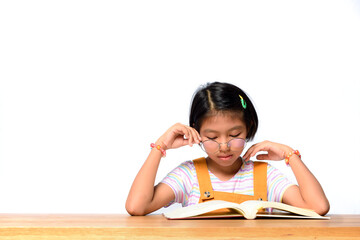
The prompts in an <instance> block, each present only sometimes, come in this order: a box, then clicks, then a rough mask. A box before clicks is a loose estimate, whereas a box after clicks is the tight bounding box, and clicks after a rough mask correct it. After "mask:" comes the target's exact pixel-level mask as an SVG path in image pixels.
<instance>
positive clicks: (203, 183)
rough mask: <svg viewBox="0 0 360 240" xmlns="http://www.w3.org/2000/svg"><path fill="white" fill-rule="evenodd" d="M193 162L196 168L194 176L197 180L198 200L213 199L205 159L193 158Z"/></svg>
mask: <svg viewBox="0 0 360 240" xmlns="http://www.w3.org/2000/svg"><path fill="white" fill-rule="evenodd" d="M193 162H194V166H195V170H196V176H197V178H198V182H199V190H200V201H201V202H203V201H206V200H211V199H214V190H213V188H212V184H211V180H210V174H209V170H208V167H207V163H206V159H205V158H198V159H195V160H193Z"/></svg>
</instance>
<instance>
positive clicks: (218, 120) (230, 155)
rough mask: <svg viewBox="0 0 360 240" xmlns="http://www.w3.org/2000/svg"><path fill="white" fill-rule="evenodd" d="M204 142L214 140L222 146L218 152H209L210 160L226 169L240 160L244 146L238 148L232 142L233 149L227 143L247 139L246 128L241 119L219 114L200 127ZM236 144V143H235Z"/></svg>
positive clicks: (206, 120) (207, 119)
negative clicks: (236, 139)
mask: <svg viewBox="0 0 360 240" xmlns="http://www.w3.org/2000/svg"><path fill="white" fill-rule="evenodd" d="M200 136H201V138H202V141H203V142H205V141H206V140H214V141H216V142H218V143H222V144H220V148H219V149H218V150H217V151H216V152H207V154H208V156H209V158H210V159H211V160H212V161H214V162H215V163H216V164H218V165H220V166H223V167H226V166H232V165H233V164H234V163H235V162H236V161H237V160H238V159H239V156H240V154H241V153H242V151H243V150H244V146H240V147H239V146H236V144H233V142H234V141H231V142H230V145H232V146H233V147H230V148H229V147H228V146H227V142H228V141H230V140H231V139H234V138H242V139H245V138H246V126H245V123H244V122H243V121H241V120H240V119H239V118H235V117H232V116H229V115H226V114H218V115H215V116H211V117H208V118H206V119H205V120H204V121H203V123H202V125H201V127H200ZM234 143H236V142H234Z"/></svg>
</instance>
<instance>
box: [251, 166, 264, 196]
mask: <svg viewBox="0 0 360 240" xmlns="http://www.w3.org/2000/svg"><path fill="white" fill-rule="evenodd" d="M254 198H255V200H259V199H261V200H263V201H267V163H266V162H254Z"/></svg>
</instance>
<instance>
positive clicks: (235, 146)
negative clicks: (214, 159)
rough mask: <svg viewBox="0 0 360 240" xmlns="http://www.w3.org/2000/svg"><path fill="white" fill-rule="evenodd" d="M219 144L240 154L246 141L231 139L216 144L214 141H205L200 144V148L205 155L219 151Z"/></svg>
mask: <svg viewBox="0 0 360 240" xmlns="http://www.w3.org/2000/svg"><path fill="white" fill-rule="evenodd" d="M221 144H226V146H227V147H228V148H229V149H230V151H233V152H240V151H242V150H243V149H244V147H245V144H246V141H245V140H244V139H242V138H233V139H231V140H230V141H228V142H225V143H218V142H217V141H215V140H210V139H209V140H206V141H203V142H201V143H200V147H201V149H202V150H204V151H205V152H207V153H216V152H218V151H220V148H221Z"/></svg>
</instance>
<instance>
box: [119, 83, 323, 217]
mask: <svg viewBox="0 0 360 240" xmlns="http://www.w3.org/2000/svg"><path fill="white" fill-rule="evenodd" d="M257 127H258V118H257V114H256V111H255V108H254V106H253V104H252V103H251V101H250V99H249V98H248V97H247V95H246V94H245V93H244V92H243V91H242V90H241V89H239V88H238V87H236V86H234V85H231V84H227V83H219V82H215V83H211V84H208V85H206V86H204V87H202V88H201V89H200V90H198V91H197V92H196V94H195V95H194V98H193V102H192V106H191V112H190V126H187V125H183V124H180V123H177V124H175V125H174V126H172V127H170V128H169V129H168V130H167V131H166V132H165V133H164V134H163V135H162V136H161V137H160V138H159V139H158V140H157V141H156V142H155V144H151V146H152V150H151V152H150V154H149V156H148V158H147V159H146V161H145V163H144V165H143V166H142V168H141V169H140V171H139V173H138V174H137V176H136V178H135V180H134V183H133V185H132V187H131V189H130V192H129V196H128V198H127V201H126V210H127V211H128V212H129V214H131V215H146V214H148V213H151V212H153V211H155V210H157V209H160V208H161V207H164V206H168V205H170V204H172V203H174V202H178V203H182V205H183V206H188V205H192V204H197V203H200V202H204V201H209V200H213V199H216V200H227V201H232V202H237V203H241V202H243V201H246V200H251V199H253V200H259V199H260V200H267V201H277V202H283V203H286V204H290V205H293V206H297V207H302V208H308V209H313V210H315V211H316V212H317V213H319V214H321V215H325V214H326V213H327V212H328V211H329V202H328V200H327V198H326V196H325V194H324V191H323V189H322V187H321V185H320V183H319V182H318V181H317V180H316V178H315V177H314V175H313V174H312V173H311V172H310V171H309V169H308V168H307V167H306V166H305V164H304V163H303V162H302V160H301V156H300V153H299V152H298V151H294V149H292V148H291V147H289V146H286V145H283V144H279V143H274V142H270V141H264V142H260V143H257V144H255V145H253V146H251V147H250V148H249V149H248V151H247V152H246V153H245V154H244V155H243V157H241V156H240V155H241V153H242V152H243V149H244V147H245V143H246V142H247V141H249V140H252V139H253V138H254V136H255V133H256V131H257ZM193 144H199V145H200V146H201V148H202V149H203V150H204V151H205V152H206V153H207V155H208V156H207V158H200V159H196V160H194V161H187V162H184V163H182V164H181V165H180V166H178V167H177V168H175V169H174V170H173V171H172V172H170V173H169V174H168V175H167V176H166V177H165V178H164V179H163V180H162V182H161V183H159V184H158V185H156V186H155V187H154V183H155V176H156V173H157V170H158V166H159V164H160V160H161V158H162V157H165V155H166V151H167V150H170V149H175V148H179V147H183V146H186V145H190V146H192V145H193ZM260 151H264V152H266V154H259V155H258V156H257V157H256V158H257V159H258V160H274V161H280V160H284V159H285V162H286V164H287V165H289V166H290V167H291V169H292V171H293V173H294V175H295V177H296V180H297V182H298V185H294V184H291V183H290V182H289V180H288V179H287V178H286V177H285V176H284V175H283V174H282V173H280V172H279V171H278V170H277V169H275V168H274V167H272V166H271V165H270V164H267V163H266V162H261V161H256V162H253V161H252V160H251V158H252V157H254V156H255V155H256V154H257V153H258V152H260Z"/></svg>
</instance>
